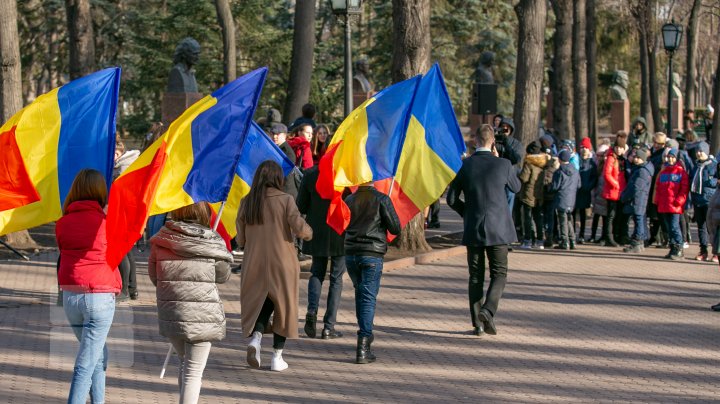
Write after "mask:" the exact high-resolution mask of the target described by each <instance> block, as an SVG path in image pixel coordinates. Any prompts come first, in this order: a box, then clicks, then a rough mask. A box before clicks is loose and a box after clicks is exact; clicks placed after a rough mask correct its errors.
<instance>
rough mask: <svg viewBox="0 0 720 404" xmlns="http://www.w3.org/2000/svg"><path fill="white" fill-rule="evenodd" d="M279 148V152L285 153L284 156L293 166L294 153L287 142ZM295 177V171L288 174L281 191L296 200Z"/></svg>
mask: <svg viewBox="0 0 720 404" xmlns="http://www.w3.org/2000/svg"><path fill="white" fill-rule="evenodd" d="M279 147H280V150H282V151H283V153H285V155H286V156H287V157H288V159H290V161H292V163H293V164H295V159H296V157H295V151H294V150H293V148H292V147H290V145H289V144H288V142H285V143H283V144H281V145H280V146H279ZM296 175H297V174H296V173H295V170H293V171H291V172H290V174H288V175H287V177H285V187H284V189H283V191H285V193H287V194H289V195H292V197H293V198H297V194H298V189H297V185H296V184H295V176H296Z"/></svg>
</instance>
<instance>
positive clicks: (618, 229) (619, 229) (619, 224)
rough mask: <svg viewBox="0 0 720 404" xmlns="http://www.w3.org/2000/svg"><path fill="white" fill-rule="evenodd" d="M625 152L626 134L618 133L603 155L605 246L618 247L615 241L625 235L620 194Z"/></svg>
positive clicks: (626, 218)
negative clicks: (605, 202) (605, 207)
mask: <svg viewBox="0 0 720 404" xmlns="http://www.w3.org/2000/svg"><path fill="white" fill-rule="evenodd" d="M625 152H627V133H625V132H623V131H619V132H618V133H617V136H616V137H615V144H614V145H613V147H611V148H609V149H608V151H607V153H606V155H605V164H604V165H603V172H602V177H603V180H604V181H605V185H604V186H603V189H602V193H601V194H600V196H602V197H603V198H604V199H605V200H607V226H603V233H605V234H604V236H603V239H604V242H605V245H606V246H610V247H618V246H619V244H618V243H617V242H616V239H618V240H620V239H621V238H622V237H623V236H626V235H627V221H628V217H627V216H626V215H625V214H624V213H623V209H622V204H621V202H620V194H621V193H622V191H623V190H624V189H625V185H626V179H625V164H626V163H627V161H626V160H625Z"/></svg>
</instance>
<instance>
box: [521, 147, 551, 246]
mask: <svg viewBox="0 0 720 404" xmlns="http://www.w3.org/2000/svg"><path fill="white" fill-rule="evenodd" d="M525 152H526V153H527V155H526V156H525V162H524V163H523V168H522V170H521V171H520V182H521V183H522V187H521V188H520V192H519V193H518V197H519V198H520V211H521V212H522V218H523V220H522V223H523V244H522V246H520V248H523V249H530V248H533V247H534V248H538V249H543V248H544V247H543V224H542V200H543V185H544V184H543V178H542V174H543V169H544V168H545V166H546V165H547V164H548V161H549V160H550V156H549V155H548V154H547V153H542V152H541V146H540V142H538V141H537V140H536V141H534V142H531V143H530V144H529V145H528V146H527V148H525ZM533 239H534V241H535V244H533Z"/></svg>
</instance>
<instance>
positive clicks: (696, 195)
mask: <svg viewBox="0 0 720 404" xmlns="http://www.w3.org/2000/svg"><path fill="white" fill-rule="evenodd" d="M693 150H694V152H695V157H696V161H695V165H694V168H693V170H692V174H691V175H690V178H692V180H691V181H690V199H691V201H692V204H693V207H694V208H695V221H696V222H697V226H698V236H699V239H700V253H699V254H698V255H697V256H696V257H695V259H696V260H698V261H715V262H718V257H717V255H714V254H709V252H708V232H707V228H706V227H705V223H706V221H707V211H708V204H709V203H710V199H711V198H712V197H713V195H714V194H715V189H716V188H717V178H716V176H717V166H718V163H717V161H715V159H714V158H713V157H712V156H711V155H710V146H708V144H707V143H705V142H699V143H698V144H697V145H696V147H694V148H693Z"/></svg>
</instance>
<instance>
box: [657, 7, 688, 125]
mask: <svg viewBox="0 0 720 404" xmlns="http://www.w3.org/2000/svg"><path fill="white" fill-rule="evenodd" d="M682 32H683V27H682V25H679V24H675V20H672V22H669V23H667V24H665V25H663V26H662V39H663V46H664V47H665V53H667V54H668V56H669V57H670V61H669V63H668V64H669V67H668V90H667V91H668V93H667V94H668V95H667V97H668V101H667V103H668V105H667V133H668V136H670V137H671V138H673V139H674V138H675V136H673V135H672V90H673V82H672V80H673V63H672V58H673V54H674V53H675V51H676V50H677V49H678V48H679V47H680V40H681V39H682Z"/></svg>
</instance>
